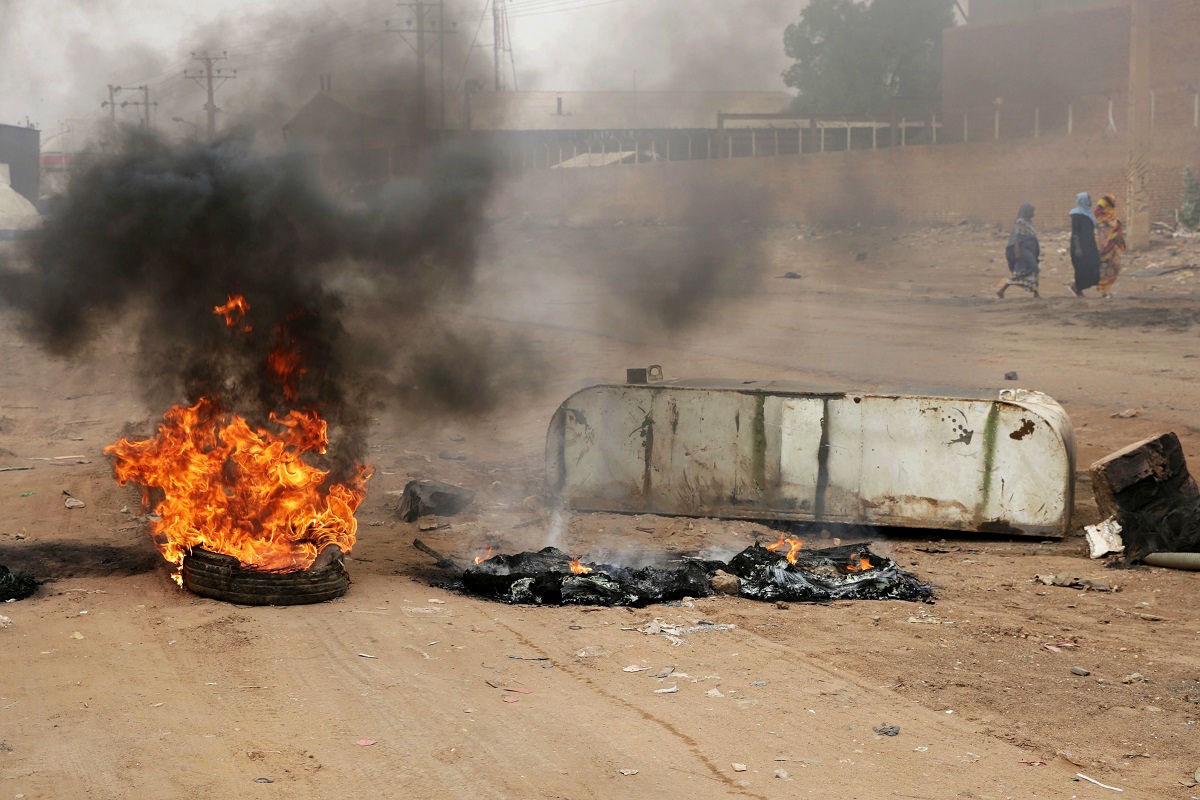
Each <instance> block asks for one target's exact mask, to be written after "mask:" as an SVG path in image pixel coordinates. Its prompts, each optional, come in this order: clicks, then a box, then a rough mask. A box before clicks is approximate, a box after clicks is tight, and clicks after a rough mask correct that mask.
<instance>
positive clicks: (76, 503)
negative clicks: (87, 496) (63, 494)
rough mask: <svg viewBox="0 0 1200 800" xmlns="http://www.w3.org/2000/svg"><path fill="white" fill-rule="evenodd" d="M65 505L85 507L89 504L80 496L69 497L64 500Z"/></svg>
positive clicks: (68, 506)
mask: <svg viewBox="0 0 1200 800" xmlns="http://www.w3.org/2000/svg"><path fill="white" fill-rule="evenodd" d="M63 505H64V506H66V507H67V508H85V507H86V506H87V504H86V503H84V502H83V501H82V500H80V499H79V498H78V497H68V498H67V499H66V500H64V501H63Z"/></svg>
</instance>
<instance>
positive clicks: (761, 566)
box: [453, 544, 933, 606]
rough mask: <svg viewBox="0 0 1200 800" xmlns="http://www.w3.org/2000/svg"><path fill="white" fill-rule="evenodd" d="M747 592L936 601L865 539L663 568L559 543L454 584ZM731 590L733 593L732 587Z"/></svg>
mask: <svg viewBox="0 0 1200 800" xmlns="http://www.w3.org/2000/svg"><path fill="white" fill-rule="evenodd" d="M721 572H723V573H727V574H726V575H724V576H722V577H723V578H725V579H728V578H729V576H735V577H736V581H734V585H735V586H736V587H737V593H738V594H740V595H741V596H742V597H747V598H750V599H753V600H764V601H772V602H774V601H784V600H787V601H793V602H808V603H823V602H829V601H832V600H909V601H924V602H930V601H932V599H933V588H932V587H931V586H929V585H927V584H925V583H923V582H922V581H921V580H920V579H919V578H917V577H916V576H915V575H913V574H912V573H910V572H906V571H904V570H902V569H900V568H899V567H897V566H896V564H895V562H893V561H892V560H891V559H889V558H885V557H883V556H879V555H876V554H875V553H872V552H871V550H870V548H869V547H868V546H867V545H865V544H860V545H843V546H840V547H831V548H826V549H822V550H801V549H799V548H791V549H790V550H789V552H787V553H786V554H781V553H779V552H777V551H776V550H772V549H770V548H768V547H762V546H760V545H757V544H755V545H753V546H751V547H748V548H746V549H745V550H743V551H742V552H741V553H739V554H737V555H736V556H734V557H733V558H732V559H731V560H730V561H729V562H728V563H725V562H722V561H707V560H701V559H692V558H685V559H682V560H680V561H677V562H672V563H671V565H669V566H664V567H654V566H651V567H640V568H629V567H623V566H616V565H612V564H593V563H585V562H583V561H581V560H580V559H572V558H571V556H570V555H568V554H567V553H564V552H563V551H561V550H558V549H556V548H553V547H547V548H545V549H543V550H540V551H538V552H536V553H518V554H516V555H503V554H502V555H496V556H492V557H490V558H486V559H478V561H477V563H476V564H475V565H474V566H472V567H469V568H468V569H466V570H465V571H464V572H462V574H461V578H460V579H459V581H456V582H455V583H454V584H453V587H454V588H457V589H461V590H463V591H466V592H469V593H471V594H476V595H480V596H482V597H487V598H490V599H493V600H499V601H501V602H505V603H525V604H531V605H599V606H644V605H649V604H651V603H661V602H666V601H670V600H679V599H681V598H683V597H704V596H707V595H711V594H713V580H714V576H717V574H718V573H721ZM731 593H732V592H731Z"/></svg>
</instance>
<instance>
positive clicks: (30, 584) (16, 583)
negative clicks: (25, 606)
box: [0, 564, 38, 603]
mask: <svg viewBox="0 0 1200 800" xmlns="http://www.w3.org/2000/svg"><path fill="white" fill-rule="evenodd" d="M37 588H38V581H37V580H36V579H35V578H33V577H32V576H30V575H26V574H24V573H21V572H13V571H12V570H10V569H9V568H8V567H6V566H4V565H3V564H0V603H4V602H8V601H9V600H24V599H25V598H26V597H30V596H32V595H33V593H34V592H36V591H37Z"/></svg>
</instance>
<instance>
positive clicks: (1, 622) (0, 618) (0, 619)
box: [0, 614, 12, 628]
mask: <svg viewBox="0 0 1200 800" xmlns="http://www.w3.org/2000/svg"><path fill="white" fill-rule="evenodd" d="M11 627H12V619H10V618H9V617H6V616H4V615H3V614H0V628H11Z"/></svg>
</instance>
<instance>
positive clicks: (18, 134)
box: [0, 125, 42, 203]
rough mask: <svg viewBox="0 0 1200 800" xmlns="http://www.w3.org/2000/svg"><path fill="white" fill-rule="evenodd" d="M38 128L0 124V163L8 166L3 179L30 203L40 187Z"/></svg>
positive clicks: (36, 199) (39, 138) (39, 136)
mask: <svg viewBox="0 0 1200 800" xmlns="http://www.w3.org/2000/svg"><path fill="white" fill-rule="evenodd" d="M41 135H42V134H41V131H39V130H37V129H36V128H32V127H26V126H23V125H0V164H7V165H8V175H9V177H10V180H8V181H7V183H8V184H9V185H11V186H12V188H13V189H14V190H15V191H16V192H17V193H18V194H20V195H21V196H22V197H24V198H25V199H26V200H28V201H29V202H31V203H36V202H37V201H38V196H39V194H40V186H41V163H40V156H41Z"/></svg>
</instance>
